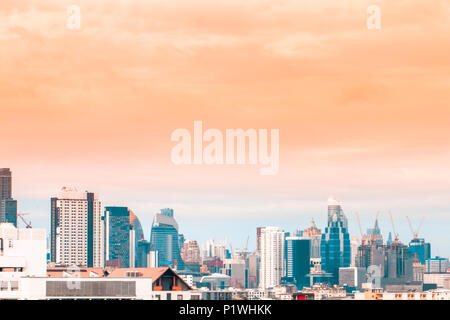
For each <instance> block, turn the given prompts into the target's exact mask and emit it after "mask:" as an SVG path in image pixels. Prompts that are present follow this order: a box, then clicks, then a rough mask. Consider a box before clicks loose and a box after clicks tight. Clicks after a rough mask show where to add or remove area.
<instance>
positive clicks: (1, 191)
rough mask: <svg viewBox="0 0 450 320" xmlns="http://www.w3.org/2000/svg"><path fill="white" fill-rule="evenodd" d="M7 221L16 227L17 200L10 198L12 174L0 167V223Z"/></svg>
mask: <svg viewBox="0 0 450 320" xmlns="http://www.w3.org/2000/svg"><path fill="white" fill-rule="evenodd" d="M2 222H9V223H12V224H13V225H14V226H15V227H17V201H16V200H14V199H13V198H12V174H11V170H10V169H8V168H0V223H2Z"/></svg>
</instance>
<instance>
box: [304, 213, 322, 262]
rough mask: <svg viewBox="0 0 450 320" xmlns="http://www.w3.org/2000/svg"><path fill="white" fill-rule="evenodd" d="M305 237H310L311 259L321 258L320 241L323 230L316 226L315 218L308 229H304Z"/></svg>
mask: <svg viewBox="0 0 450 320" xmlns="http://www.w3.org/2000/svg"><path fill="white" fill-rule="evenodd" d="M301 236H302V237H303V238H307V239H310V245H311V250H310V256H311V259H316V258H320V242H321V240H322V231H321V230H320V229H318V228H317V227H316V223H315V222H314V219H311V224H310V226H309V228H308V229H305V230H303V232H302V235H301Z"/></svg>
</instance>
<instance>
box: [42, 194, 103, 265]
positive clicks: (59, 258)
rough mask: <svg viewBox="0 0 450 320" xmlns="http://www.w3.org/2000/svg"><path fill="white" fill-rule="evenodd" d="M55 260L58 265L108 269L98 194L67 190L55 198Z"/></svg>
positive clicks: (52, 243) (52, 202)
mask: <svg viewBox="0 0 450 320" xmlns="http://www.w3.org/2000/svg"><path fill="white" fill-rule="evenodd" d="M50 230H51V261H52V262H54V263H55V264H57V265H63V266H79V267H103V266H104V258H105V255H104V249H105V245H104V239H105V237H104V221H103V215H102V204H101V202H100V200H99V198H98V195H97V194H96V193H92V192H87V191H85V192H78V191H77V190H76V189H75V188H68V187H63V188H62V189H61V192H60V193H59V195H58V196H57V197H54V198H51V227H50Z"/></svg>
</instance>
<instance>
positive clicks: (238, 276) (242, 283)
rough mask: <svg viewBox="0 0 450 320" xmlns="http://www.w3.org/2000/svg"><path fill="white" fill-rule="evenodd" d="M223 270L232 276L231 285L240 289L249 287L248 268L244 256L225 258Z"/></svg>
mask: <svg viewBox="0 0 450 320" xmlns="http://www.w3.org/2000/svg"><path fill="white" fill-rule="evenodd" d="M223 272H224V274H226V275H227V276H229V277H230V281H231V283H230V285H231V287H233V288H238V289H243V288H247V287H248V268H247V264H246V261H245V260H244V259H243V258H240V257H235V258H233V259H225V260H224V261H223Z"/></svg>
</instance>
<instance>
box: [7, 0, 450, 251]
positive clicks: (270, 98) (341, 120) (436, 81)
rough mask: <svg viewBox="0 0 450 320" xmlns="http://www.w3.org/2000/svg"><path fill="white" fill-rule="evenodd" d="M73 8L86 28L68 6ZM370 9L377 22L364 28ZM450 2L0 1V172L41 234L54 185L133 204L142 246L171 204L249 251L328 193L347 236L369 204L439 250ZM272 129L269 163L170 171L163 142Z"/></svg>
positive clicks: (446, 217)
mask: <svg viewBox="0 0 450 320" xmlns="http://www.w3.org/2000/svg"><path fill="white" fill-rule="evenodd" d="M71 4H75V5H77V6H78V7H79V8H80V9H81V11H80V12H81V25H80V29H75V30H71V29H69V28H68V27H67V19H68V17H69V15H68V14H67V8H68V6H69V5H71ZM373 4H375V5H378V6H379V8H380V10H381V11H380V13H381V28H380V29H375V30H371V29H368V28H367V25H366V21H367V19H368V18H369V16H370V14H368V13H367V8H368V7H369V5H373ZM449 39H450V1H444V0H428V1H423V0H396V1H387V0H386V1H376V0H371V1H365V0H346V1H332V0H321V1H313V0H248V1H245V2H242V1H238V0H226V1H225V0H173V1H159V0H158V1H157V0H147V1H142V0H115V1H113V0H96V1H91V0H73V1H68V0H46V1H38V0H2V1H1V2H0V66H1V67H0V115H1V125H0V145H2V146H3V147H2V148H0V167H9V168H11V169H12V171H13V177H14V182H13V183H14V186H13V187H14V189H13V192H14V197H15V198H16V199H17V200H18V201H19V211H22V212H27V213H29V215H28V216H27V218H28V219H30V220H31V221H32V223H33V226H35V227H43V228H47V229H48V228H49V217H50V208H49V205H50V197H52V196H55V195H56V194H57V193H58V192H59V190H60V189H61V187H63V186H75V187H77V188H78V190H89V191H92V192H98V193H99V196H100V198H101V200H102V202H103V204H104V205H105V206H106V205H108V206H109V205H125V206H128V207H130V208H131V209H132V210H133V211H134V212H135V213H136V215H137V216H138V217H139V219H140V220H141V222H142V224H143V227H144V231H145V233H146V238H147V239H148V236H149V233H150V225H151V221H152V218H153V216H154V214H155V213H156V212H157V211H159V209H160V208H165V207H171V208H173V209H174V210H175V218H176V219H177V221H178V223H179V225H180V231H181V232H183V233H184V235H185V237H186V238H187V239H195V240H198V241H200V242H204V241H205V240H207V239H209V238H213V239H216V240H221V239H224V238H225V237H227V238H228V239H229V241H230V242H232V244H233V247H234V248H238V247H243V246H245V242H246V239H247V237H248V236H250V242H249V248H254V247H255V233H256V230H255V229H256V227H257V226H264V225H276V226H280V227H281V228H283V229H284V230H286V231H293V230H295V229H297V228H302V229H303V228H306V227H308V226H309V222H310V220H311V219H312V218H314V219H315V221H316V223H317V225H318V227H319V228H321V229H324V228H325V224H326V219H327V211H326V210H327V207H326V206H327V198H328V197H329V196H334V197H335V198H337V199H338V200H340V201H341V203H342V206H343V209H344V211H345V212H346V215H347V217H348V219H349V228H350V232H351V235H352V236H360V231H359V228H358V224H357V221H356V212H358V213H359V215H360V216H361V224H362V227H363V229H364V230H365V229H366V228H368V227H371V226H372V225H373V222H374V219H375V216H376V214H377V212H380V225H381V228H382V232H383V234H384V235H385V236H387V233H388V232H389V231H392V229H393V228H392V224H391V222H390V219H389V216H388V212H389V211H391V212H392V215H393V217H394V222H395V228H396V231H397V232H398V233H399V236H400V239H401V240H402V241H404V242H407V241H409V240H410V238H411V231H410V229H409V226H408V222H407V220H406V216H409V217H410V218H411V220H412V221H413V224H414V225H417V224H418V223H419V221H420V219H421V218H422V217H425V219H424V223H423V226H422V228H421V230H420V234H419V235H420V236H423V237H425V238H426V239H427V240H429V241H430V242H431V243H432V254H433V255H444V256H450V248H449V246H448V243H449V240H450V239H449V237H450V236H449V232H448V230H449V228H448V227H449V225H450V197H449V189H450V188H449V187H450V165H449V163H450V148H449V147H450V126H449V124H450V107H449V106H450V41H449ZM195 120H201V121H202V122H203V127H204V128H205V129H207V128H217V129H219V130H221V131H222V132H225V130H226V129H236V128H243V129H249V128H255V129H278V130H279V135H280V138H279V145H280V153H279V158H280V168H279V172H278V174H276V175H271V176H262V175H260V173H259V167H258V166H255V165H206V164H203V165H180V166H176V165H175V164H174V163H172V161H171V150H172V148H173V147H174V145H175V143H174V142H173V141H171V139H170V138H171V133H172V132H173V131H174V130H176V129H179V128H186V129H188V130H190V131H191V132H192V131H193V123H194V121H195Z"/></svg>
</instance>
